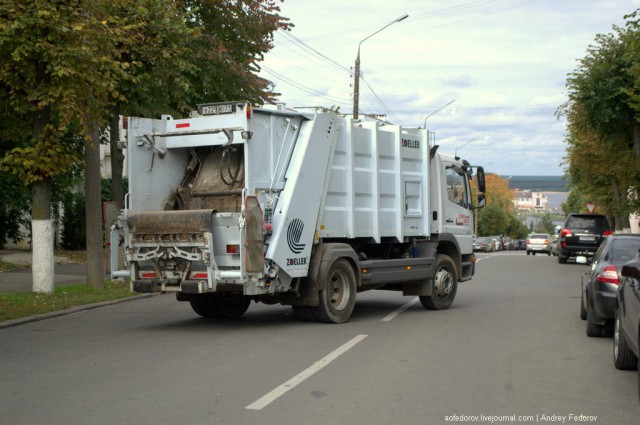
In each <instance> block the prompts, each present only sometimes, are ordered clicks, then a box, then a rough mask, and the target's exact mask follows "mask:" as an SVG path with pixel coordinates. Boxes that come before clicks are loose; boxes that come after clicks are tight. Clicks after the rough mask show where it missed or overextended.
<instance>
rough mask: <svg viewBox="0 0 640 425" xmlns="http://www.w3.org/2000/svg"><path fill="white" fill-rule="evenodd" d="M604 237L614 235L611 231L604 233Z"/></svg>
mask: <svg viewBox="0 0 640 425" xmlns="http://www.w3.org/2000/svg"><path fill="white" fill-rule="evenodd" d="M602 235H603V236H609V235H613V232H611V230H605V231H604V233H603V234H602Z"/></svg>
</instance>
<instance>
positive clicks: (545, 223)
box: [535, 212, 555, 235]
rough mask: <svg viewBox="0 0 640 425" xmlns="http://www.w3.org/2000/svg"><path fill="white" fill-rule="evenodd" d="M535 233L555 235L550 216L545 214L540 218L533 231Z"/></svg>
mask: <svg viewBox="0 0 640 425" xmlns="http://www.w3.org/2000/svg"><path fill="white" fill-rule="evenodd" d="M535 231H536V232H540V233H548V234H550V235H553V234H554V233H555V226H554V224H553V221H552V220H551V215H550V214H549V213H548V212H547V213H545V214H544V215H543V216H542V220H540V221H539V222H538V226H537V227H536V229H535Z"/></svg>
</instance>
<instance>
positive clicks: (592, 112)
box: [559, 12, 640, 230]
mask: <svg viewBox="0 0 640 425" xmlns="http://www.w3.org/2000/svg"><path fill="white" fill-rule="evenodd" d="M636 13H637V12H636ZM636 13H634V14H633V15H631V18H632V19H631V20H630V21H629V22H628V23H627V25H626V28H619V27H614V31H613V33H611V34H605V35H602V34H600V35H597V36H596V39H595V43H594V45H592V46H589V49H588V51H587V56H586V57H585V58H583V59H582V60H581V61H580V63H579V66H578V67H577V69H576V70H575V71H574V72H573V73H571V74H570V75H569V78H568V79H567V88H568V93H569V101H568V102H567V103H566V104H565V105H563V106H562V107H561V108H560V109H559V115H564V116H566V117H567V121H568V130H569V131H568V134H567V138H566V141H567V144H568V148H567V153H568V155H567V158H566V163H567V165H568V168H567V172H568V174H569V176H570V177H571V182H572V191H573V190H576V191H579V192H580V194H581V196H580V197H582V198H585V199H588V200H589V201H592V202H597V203H598V204H599V205H600V206H601V207H602V208H603V209H604V211H605V212H606V213H607V214H609V215H610V216H612V217H615V224H616V228H617V229H619V230H621V229H626V228H628V227H629V221H628V216H629V213H630V212H633V211H637V210H638V207H639V205H638V204H637V201H636V200H635V199H634V198H633V197H631V198H630V197H629V194H630V193H634V192H635V193H637V190H638V180H637V178H636V176H637V175H638V173H639V172H640V124H639V120H638V118H639V116H640V115H638V105H640V101H639V99H640V96H639V95H638V93H639V90H638V88H639V87H640V71H639V70H638V65H637V63H638V60H639V59H640V31H638V23H637V21H634V19H635V15H636ZM628 18H629V17H628ZM634 152H635V154H634ZM573 208H575V206H574V207H573Z"/></svg>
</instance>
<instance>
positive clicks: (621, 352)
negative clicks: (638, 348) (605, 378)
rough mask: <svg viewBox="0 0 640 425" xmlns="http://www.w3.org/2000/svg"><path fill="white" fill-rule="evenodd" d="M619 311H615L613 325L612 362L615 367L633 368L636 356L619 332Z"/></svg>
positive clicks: (636, 365)
mask: <svg viewBox="0 0 640 425" xmlns="http://www.w3.org/2000/svg"><path fill="white" fill-rule="evenodd" d="M620 320H621V319H620V311H619V310H618V311H616V318H615V323H614V325H613V364H614V365H615V367H616V369H620V370H633V369H635V368H637V367H638V358H637V357H636V355H635V354H633V351H631V350H630V349H629V347H628V346H627V340H626V339H625V337H624V335H623V334H622V332H620Z"/></svg>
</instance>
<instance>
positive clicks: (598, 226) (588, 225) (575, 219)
mask: <svg viewBox="0 0 640 425" xmlns="http://www.w3.org/2000/svg"><path fill="white" fill-rule="evenodd" d="M606 220H607V219H606V217H604V216H598V215H593V216H588V215H586V216H585V215H574V216H571V217H569V220H567V226H566V227H568V228H569V229H584V230H591V231H594V232H600V231H601V230H603V229H608V228H609V224H608V222H607V221H606Z"/></svg>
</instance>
